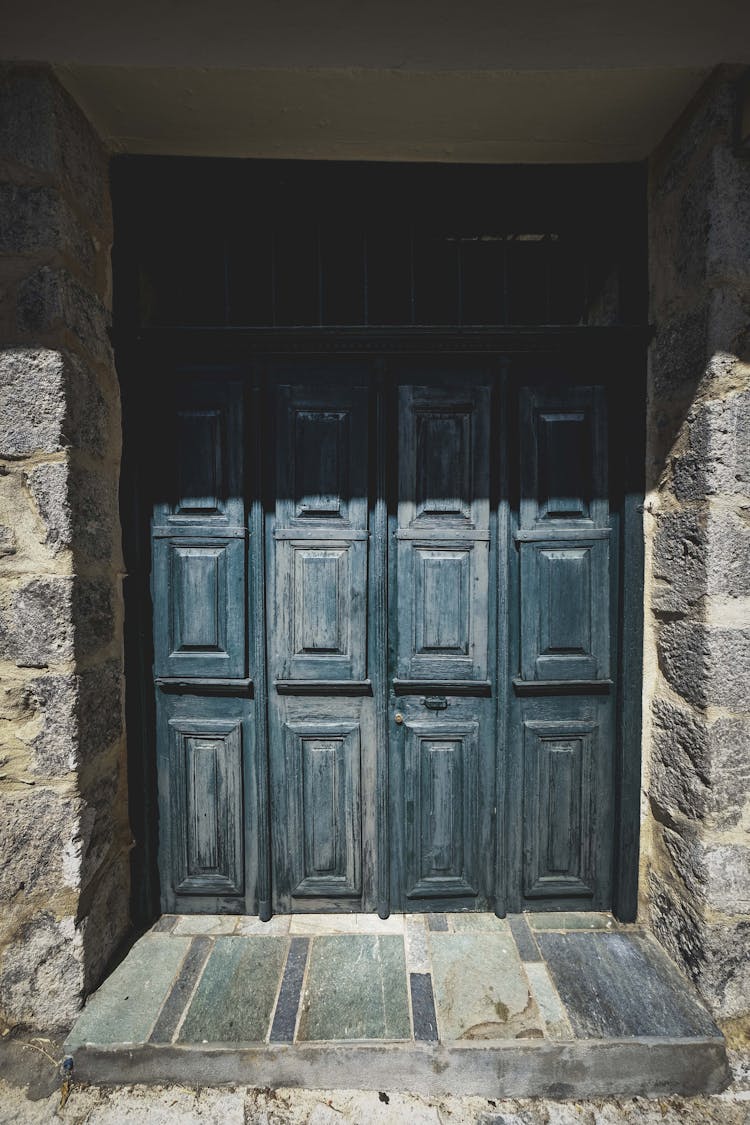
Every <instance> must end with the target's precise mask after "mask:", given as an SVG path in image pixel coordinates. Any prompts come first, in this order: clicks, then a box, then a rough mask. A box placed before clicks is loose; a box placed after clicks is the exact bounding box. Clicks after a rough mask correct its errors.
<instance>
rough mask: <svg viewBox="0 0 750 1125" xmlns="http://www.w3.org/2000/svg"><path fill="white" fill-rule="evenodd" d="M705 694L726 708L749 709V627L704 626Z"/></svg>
mask: <svg viewBox="0 0 750 1125" xmlns="http://www.w3.org/2000/svg"><path fill="white" fill-rule="evenodd" d="M705 632H706V637H707V644H708V654H709V656H708V661H709V674H708V682H707V684H706V689H705V691H706V698H707V700H708V702H709V703H713V704H715V705H716V706H717V707H725V708H727V710H729V711H750V676H748V668H750V629H722V628H717V627H712V626H707V627H706V630H705Z"/></svg>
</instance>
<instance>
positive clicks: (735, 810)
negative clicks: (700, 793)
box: [707, 715, 750, 831]
mask: <svg viewBox="0 0 750 1125" xmlns="http://www.w3.org/2000/svg"><path fill="white" fill-rule="evenodd" d="M707 734H708V757H709V761H710V788H709V790H708V797H709V812H710V816H711V823H712V824H713V825H714V826H715V827H716V828H717V829H719V830H721V831H724V830H727V829H731V828H736V827H737V826H738V825H739V824H740V823H742V822H743V820H744V821H746V822H747V824H748V826H750V718H748V717H747V716H744V717H743V716H739V715H737V716H732V717H728V716H723V717H722V718H720V719H717V720H716V721H715V722H714V723H712V724H711V726H710V727H709V728H708V732H707Z"/></svg>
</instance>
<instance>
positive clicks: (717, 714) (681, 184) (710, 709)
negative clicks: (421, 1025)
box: [641, 72, 750, 1036]
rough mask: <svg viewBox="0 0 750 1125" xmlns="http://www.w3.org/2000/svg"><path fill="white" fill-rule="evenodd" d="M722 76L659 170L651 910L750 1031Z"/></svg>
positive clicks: (731, 247)
mask: <svg viewBox="0 0 750 1125" xmlns="http://www.w3.org/2000/svg"><path fill="white" fill-rule="evenodd" d="M733 77H734V76H733V75H732V74H731V73H729V72H726V73H724V72H720V73H718V74H717V75H715V76H714V78H713V79H712V80H711V82H709V84H708V85H707V87H706V88H704V90H703V91H702V93H701V94H700V96H699V97H698V99H697V100H696V102H695V103H694V104H693V105H692V106H691V107H690V108H689V110H688V111H687V113H686V114H685V115H684V116H683V118H682V120H681V121H680V122H678V124H677V125H676V127H675V128H674V129H673V130H672V132H671V134H670V135H669V136H668V137H667V138H666V140H665V142H664V143H663V144H662V146H661V148H660V150H659V151H658V152H657V154H656V155H655V157H654V158H653V159H652V161H651V167H650V199H649V208H650V213H649V225H650V240H651V241H650V259H651V319H652V321H653V323H654V324H655V326H656V337H655V340H654V343H653V347H652V350H651V356H650V372H649V403H648V464H647V472H648V485H647V487H648V490H649V491H648V496H647V503H646V513H647V514H646V529H647V564H646V579H647V581H646V651H645V667H646V690H647V695H649V696H650V708H649V709H648V710H647V713H646V721H645V732H644V733H645V747H646V755H645V759H646V760H645V772H644V781H645V787H644V789H645V806H644V813H645V825H644V828H645V830H644V845H645V846H644V860H643V867H644V870H643V872H642V874H643V878H642V881H641V889H642V895H643V902H642V910H643V914H644V915H648V916H650V921H651V924H652V926H653V929H654V931H655V933H656V935H657V936H658V937H659V938H660V940H661V941H662V942H663V943H664V945H665V946H666V948H667V949H668V951H669V952H670V953H671V954H672V955H673V956H675V957H677V958H678V959H679V960H680V961H681V962H682V964H683V965H684V966H685V968H686V969H687V971H688V972H689V973H690V975H691V976H692V978H693V979H694V981H695V982H696V984H697V986H698V988H699V990H700V991H701V993H702V994H703V996H704V997H705V999H706V1000H707V1001H708V1003H709V1004H710V1006H711V1007H712V1009H713V1011H714V1013H715V1014H716V1016H717V1017H718V1018H719V1019H720V1021H721V1022H722V1026H723V1027H724V1029H725V1030H726V1031H727V1032H728V1033H730V1034H731V1033H732V1032H736V1033H737V1034H738V1035H740V1036H741V1035H742V1034H744V1033H745V1032H746V1030H747V1026H748V1021H749V1020H750V160H747V159H746V158H742V157H740V156H738V155H736V154H735V153H734V151H733V148H732V124H733V108H734V100H733V95H734V90H733Z"/></svg>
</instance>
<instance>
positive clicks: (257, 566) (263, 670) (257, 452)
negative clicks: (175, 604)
mask: <svg viewBox="0 0 750 1125" xmlns="http://www.w3.org/2000/svg"><path fill="white" fill-rule="evenodd" d="M253 375H254V378H253V384H252V387H251V389H250V392H249V395H248V399H249V410H250V420H249V427H248V428H249V431H250V436H251V441H250V449H251V450H252V451H253V452H252V453H251V455H250V456H249V457H248V462H249V463H250V466H251V471H252V475H251V478H250V481H249V483H248V527H249V533H250V534H249V539H250V543H249V547H250V550H249V559H250V564H249V582H248V587H249V588H248V593H249V597H250V605H251V612H250V613H249V615H248V629H249V636H248V652H249V653H250V654H251V659H252V661H253V665H254V667H253V668H252V673H253V679H254V684H255V693H254V696H255V700H254V701H255V730H256V740H255V776H256V778H257V783H256V794H255V809H256V813H255V822H256V825H257V829H256V828H255V826H252V825H250V824H249V823H248V825H247V830H248V832H249V833H250V835H251V838H252V840H253V841H254V842H255V848H256V855H257V858H256V861H255V866H256V898H257V910H258V915H259V917H260V918H261V919H262V920H263V921H264V922H266V921H268V919H269V918H270V917H271V912H272V906H271V896H272V887H271V823H270V792H271V790H270V780H269V770H268V677H267V653H266V638H267V635H268V615H267V610H266V565H265V563H266V546H265V539H266V529H265V502H266V499H265V498H266V484H265V482H266V479H267V472H266V466H265V464H264V449H263V446H264V443H263V442H262V441H261V432H262V423H263V421H264V417H265V411H264V398H265V388H264V385H263V379H262V374H261V372H260V371H259V365H258V364H256V365H254V371H253ZM248 807H250V806H248ZM247 819H248V821H249V817H248V818H247Z"/></svg>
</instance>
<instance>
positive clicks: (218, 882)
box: [169, 718, 244, 895]
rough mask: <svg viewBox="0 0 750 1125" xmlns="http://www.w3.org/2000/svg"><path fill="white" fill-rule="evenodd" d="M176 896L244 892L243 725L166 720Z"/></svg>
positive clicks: (228, 722) (193, 720) (231, 722)
mask: <svg viewBox="0 0 750 1125" xmlns="http://www.w3.org/2000/svg"><path fill="white" fill-rule="evenodd" d="M169 727H170V732H171V736H172V737H171V751H172V759H171V763H170V765H171V770H172V777H173V779H174V785H173V789H172V801H173V804H172V818H173V823H174V825H175V826H176V828H177V834H176V837H175V850H174V868H173V876H174V883H175V891H176V892H177V893H178V894H199V895H205V894H219V895H239V894H242V890H243V879H244V873H243V863H242V860H243V856H242V781H241V779H242V723H241V722H240V721H239V720H238V719H235V720H231V719H230V720H221V719H198V718H195V719H170V721H169Z"/></svg>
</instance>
